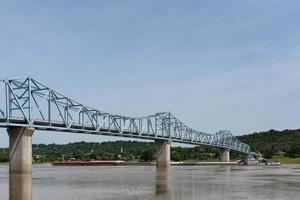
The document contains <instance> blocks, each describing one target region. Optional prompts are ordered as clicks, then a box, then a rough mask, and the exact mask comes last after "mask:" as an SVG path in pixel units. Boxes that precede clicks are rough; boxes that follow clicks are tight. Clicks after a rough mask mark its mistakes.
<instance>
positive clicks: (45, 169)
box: [0, 165, 300, 200]
mask: <svg viewBox="0 0 300 200" xmlns="http://www.w3.org/2000/svg"><path fill="white" fill-rule="evenodd" d="M31 186H32V187H31ZM299 196H300V165H284V166H282V167H279V168H268V167H266V166H257V167H255V166H248V167H247V166H178V167H171V168H169V169H159V170H157V169H156V168H155V167H152V166H116V167H53V166H50V165H41V166H34V167H33V174H32V177H31V175H28V174H25V175H24V174H11V175H10V176H9V175H8V166H3V165H2V166H1V165H0V200H31V199H32V200H82V199H83V200H86V199H87V200H100V199H101V200H138V199H143V200H199V199H205V200H219V199H222V200H252V199H255V200H271V199H272V200H289V199H291V200H292V199H293V200H294V199H298V198H299Z"/></svg>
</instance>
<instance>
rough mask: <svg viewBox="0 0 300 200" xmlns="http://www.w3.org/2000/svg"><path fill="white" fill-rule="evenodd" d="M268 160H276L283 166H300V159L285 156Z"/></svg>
mask: <svg viewBox="0 0 300 200" xmlns="http://www.w3.org/2000/svg"><path fill="white" fill-rule="evenodd" d="M267 160H268V161H271V160H273V161H274V160H276V161H279V162H280V163H281V164H300V157H295V158H290V157H285V156H273V157H272V158H271V159H267Z"/></svg>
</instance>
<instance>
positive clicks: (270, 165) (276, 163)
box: [267, 161, 281, 167]
mask: <svg viewBox="0 0 300 200" xmlns="http://www.w3.org/2000/svg"><path fill="white" fill-rule="evenodd" d="M267 165H268V166H269V167H279V166H281V163H280V162H279V161H275V162H273V161H272V162H268V164H267Z"/></svg>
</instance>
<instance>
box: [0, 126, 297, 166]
mask: <svg viewBox="0 0 300 200" xmlns="http://www.w3.org/2000/svg"><path fill="white" fill-rule="evenodd" d="M237 138H238V139H239V140H241V141H242V142H245V143H247V144H249V145H250V146H251V148H252V150H253V151H255V152H260V153H262V154H263V155H264V157H266V158H272V156H273V155H276V154H279V153H280V154H283V155H284V156H286V157H298V156H300V130H284V131H275V130H270V131H266V132H260V133H253V134H249V135H243V136H238V137H237ZM32 150H33V158H34V161H35V162H53V161H56V160H70V159H75V160H86V161H88V160H124V161H142V162H151V161H153V160H155V148H154V143H151V142H138V141H114V142H102V143H97V142H75V143H69V144H62V145H60V144H47V145H46V144H33V146H32ZM219 154H220V149H218V148H214V147H205V146H195V147H172V148H171V160H172V161H187V160H190V161H210V160H217V159H218V158H219ZM240 157H241V155H239V154H238V153H235V152H231V158H232V159H239V158H240ZM8 160H9V152H8V149H7V148H2V149H0V162H7V161H8Z"/></svg>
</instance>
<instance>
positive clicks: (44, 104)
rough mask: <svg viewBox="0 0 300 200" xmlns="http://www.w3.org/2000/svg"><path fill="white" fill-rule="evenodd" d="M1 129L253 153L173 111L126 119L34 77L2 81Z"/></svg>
mask: <svg viewBox="0 0 300 200" xmlns="http://www.w3.org/2000/svg"><path fill="white" fill-rule="evenodd" d="M0 127H31V128H34V129H38V130H49V131H61V132H72V133H85V134H96V135H110V136H121V137H130V138H140V139H150V140H156V139H162V140H169V141H170V142H177V143H186V144H192V145H206V146H214V147H220V148H227V149H231V150H234V151H237V152H241V153H244V154H250V147H249V145H247V144H244V143H242V142H240V141H239V140H238V139H237V138H236V137H234V136H233V135H232V133H231V132H230V131H219V132H217V133H215V134H208V133H204V132H200V131H196V130H193V129H191V128H189V127H188V126H186V125H185V124H184V123H182V122H181V121H180V120H178V119H177V118H176V117H174V116H173V115H172V114H171V113H169V112H163V113H156V114H153V115H149V116H146V117H139V118H135V117H126V116H122V115H115V114H111V113H108V112H103V111H100V110H97V109H94V108H91V107H89V106H86V105H84V104H81V103H79V102H77V101H74V100H72V99H70V98H68V97H66V96H64V95H63V94H61V93H58V92H56V91H55V90H53V89H51V88H49V87H47V86H46V85H44V84H42V83H40V82H39V81H37V80H35V79H33V78H31V77H20V78H10V79H5V80H0Z"/></svg>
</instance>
